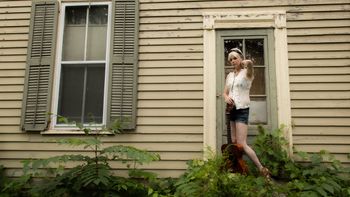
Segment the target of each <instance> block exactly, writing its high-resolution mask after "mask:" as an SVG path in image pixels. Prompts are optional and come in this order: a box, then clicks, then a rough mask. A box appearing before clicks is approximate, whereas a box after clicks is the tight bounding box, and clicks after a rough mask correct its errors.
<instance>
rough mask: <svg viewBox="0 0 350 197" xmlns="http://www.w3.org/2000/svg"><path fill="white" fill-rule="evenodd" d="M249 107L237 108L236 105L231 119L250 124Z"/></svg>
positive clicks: (231, 113) (231, 112)
mask: <svg viewBox="0 0 350 197" xmlns="http://www.w3.org/2000/svg"><path fill="white" fill-rule="evenodd" d="M248 117H249V108H246V109H236V108H235V107H234V108H233V109H232V110H231V111H230V121H232V122H242V123H245V124H248Z"/></svg>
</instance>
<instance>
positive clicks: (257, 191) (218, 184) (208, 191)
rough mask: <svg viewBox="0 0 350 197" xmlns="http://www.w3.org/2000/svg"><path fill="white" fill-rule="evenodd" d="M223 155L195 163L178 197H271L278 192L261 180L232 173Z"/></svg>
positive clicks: (180, 183)
mask: <svg viewBox="0 0 350 197" xmlns="http://www.w3.org/2000/svg"><path fill="white" fill-rule="evenodd" d="M223 166H224V160H223V157H222V156H220V155H214V154H213V153H211V154H210V155H209V159H208V160H193V161H191V162H189V163H188V169H187V171H186V173H185V174H184V175H183V176H181V177H180V179H179V181H178V182H177V183H176V186H177V189H176V193H175V195H176V196H181V197H182V196H184V197H185V196H196V197H197V196H198V197H199V196H210V197H211V196H213V197H214V196H215V197H226V196H247V197H248V196H249V197H250V196H262V197H263V196H272V194H278V192H279V188H277V187H276V185H274V184H273V183H271V182H269V181H267V180H265V179H264V178H262V177H258V178H256V177H254V176H244V175H241V174H238V173H230V172H228V171H226V170H225V169H224V168H223Z"/></svg>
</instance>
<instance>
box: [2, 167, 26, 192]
mask: <svg viewBox="0 0 350 197" xmlns="http://www.w3.org/2000/svg"><path fill="white" fill-rule="evenodd" d="M30 178H31V177H30V176H22V177H20V178H19V179H16V180H10V179H9V178H7V176H6V175H5V169H4V167H3V166H1V165H0V197H20V196H25V193H26V192H25V189H27V188H28V187H29V182H30Z"/></svg>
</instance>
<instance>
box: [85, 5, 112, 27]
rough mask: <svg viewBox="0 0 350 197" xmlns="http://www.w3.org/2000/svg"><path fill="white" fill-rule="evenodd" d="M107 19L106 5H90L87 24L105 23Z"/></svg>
mask: <svg viewBox="0 0 350 197" xmlns="http://www.w3.org/2000/svg"><path fill="white" fill-rule="evenodd" d="M107 20H108V6H106V5H98V6H91V8H90V14H89V24H95V25H96V24H97V25H106V24H107Z"/></svg>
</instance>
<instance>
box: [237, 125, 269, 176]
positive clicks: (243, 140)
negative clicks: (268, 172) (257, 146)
mask: <svg viewBox="0 0 350 197" xmlns="http://www.w3.org/2000/svg"><path fill="white" fill-rule="evenodd" d="M235 131H236V138H237V143H238V144H241V145H242V146H243V149H244V152H245V153H246V154H247V155H248V157H249V158H250V159H251V160H252V161H253V162H254V164H255V165H256V167H257V168H258V169H259V170H261V169H262V168H263V166H262V165H261V163H260V161H259V159H258V157H257V156H256V153H255V151H254V150H253V149H252V148H251V147H250V146H248V144H247V135H248V125H246V124H245V123H242V122H236V130H235Z"/></svg>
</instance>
